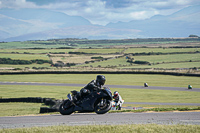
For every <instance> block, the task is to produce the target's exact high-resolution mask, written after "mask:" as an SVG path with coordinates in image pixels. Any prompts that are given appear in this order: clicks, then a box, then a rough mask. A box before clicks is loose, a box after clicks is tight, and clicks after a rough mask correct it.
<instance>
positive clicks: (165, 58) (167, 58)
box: [133, 54, 200, 63]
mask: <svg viewBox="0 0 200 133" xmlns="http://www.w3.org/2000/svg"><path fill="white" fill-rule="evenodd" d="M133 58H134V59H135V60H139V61H148V62H150V63H162V62H177V61H190V60H191V61H200V54H174V55H151V56H134V57H133Z"/></svg>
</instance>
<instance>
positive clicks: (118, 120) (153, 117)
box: [0, 112, 200, 129]
mask: <svg viewBox="0 0 200 133" xmlns="http://www.w3.org/2000/svg"><path fill="white" fill-rule="evenodd" d="M150 123H151V124H152V123H154V124H195V125H200V112H162V113H107V114H103V115H97V114H95V113H88V114H86V113H85V114H72V115H65V116H63V115H60V114H56V115H40V116H18V117H0V128H1V129H2V128H26V127H36V126H37V127H41V126H52V125H69V126H74V125H111V124H112V125H117V124H150Z"/></svg>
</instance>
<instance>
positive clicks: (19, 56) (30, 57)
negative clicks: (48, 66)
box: [0, 53, 49, 60]
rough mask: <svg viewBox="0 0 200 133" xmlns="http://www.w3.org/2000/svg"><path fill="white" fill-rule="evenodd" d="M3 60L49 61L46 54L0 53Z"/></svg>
mask: <svg viewBox="0 0 200 133" xmlns="http://www.w3.org/2000/svg"><path fill="white" fill-rule="evenodd" d="M0 57H1V58H11V59H18V60H35V59H42V60H49V57H48V56H47V55H46V54H40V55H39V54H38V55H32V54H2V53H0Z"/></svg>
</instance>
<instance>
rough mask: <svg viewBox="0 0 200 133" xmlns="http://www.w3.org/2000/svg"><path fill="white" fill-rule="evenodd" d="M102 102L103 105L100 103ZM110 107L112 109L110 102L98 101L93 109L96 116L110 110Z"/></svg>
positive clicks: (105, 100)
mask: <svg viewBox="0 0 200 133" xmlns="http://www.w3.org/2000/svg"><path fill="white" fill-rule="evenodd" d="M102 101H104V102H103V104H102V103H101V102H102ZM111 107H112V104H111V101H110V100H107V99H102V100H100V101H98V103H97V104H96V106H95V108H94V111H95V112H96V113H97V114H105V113H107V112H108V111H109V110H110V109H111Z"/></svg>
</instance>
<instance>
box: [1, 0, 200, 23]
mask: <svg viewBox="0 0 200 133" xmlns="http://www.w3.org/2000/svg"><path fill="white" fill-rule="evenodd" d="M192 5H200V0H0V9H2V8H10V9H21V8H35V9H37V8H41V9H49V10H53V11H58V12H63V13H65V14H67V15H70V16H81V17H84V18H86V19H87V20H89V21H90V22H91V23H92V24H98V25H106V24H108V23H110V22H112V23H116V22H119V21H122V22H129V21H132V20H144V19H148V18H150V17H152V16H154V15H170V14H172V13H174V12H176V11H178V10H180V9H183V8H185V7H188V6H192Z"/></svg>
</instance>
